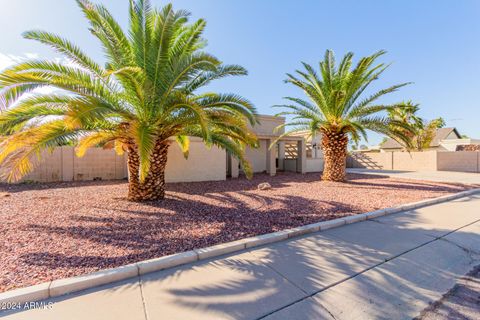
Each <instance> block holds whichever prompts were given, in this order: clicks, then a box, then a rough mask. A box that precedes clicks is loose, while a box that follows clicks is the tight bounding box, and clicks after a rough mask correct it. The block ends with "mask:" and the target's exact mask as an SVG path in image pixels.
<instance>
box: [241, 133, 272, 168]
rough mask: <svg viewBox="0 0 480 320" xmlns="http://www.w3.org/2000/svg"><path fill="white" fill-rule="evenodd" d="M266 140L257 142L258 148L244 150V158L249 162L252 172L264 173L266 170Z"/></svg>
mask: <svg viewBox="0 0 480 320" xmlns="http://www.w3.org/2000/svg"><path fill="white" fill-rule="evenodd" d="M268 147H269V146H268V145H267V140H265V139H260V140H259V148H258V149H253V148H249V147H247V148H246V150H245V157H246V158H247V159H248V160H249V161H250V164H251V165H252V168H253V172H264V171H266V170H267V149H268Z"/></svg>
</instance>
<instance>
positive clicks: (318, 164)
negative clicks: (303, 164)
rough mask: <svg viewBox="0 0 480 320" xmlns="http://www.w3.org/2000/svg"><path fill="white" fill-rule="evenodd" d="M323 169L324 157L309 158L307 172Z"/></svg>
mask: <svg viewBox="0 0 480 320" xmlns="http://www.w3.org/2000/svg"><path fill="white" fill-rule="evenodd" d="M321 171H323V159H321V158H317V159H315V158H307V172H321Z"/></svg>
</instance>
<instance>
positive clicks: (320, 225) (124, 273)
mask: <svg viewBox="0 0 480 320" xmlns="http://www.w3.org/2000/svg"><path fill="white" fill-rule="evenodd" d="M477 192H480V188H478V189H471V190H467V191H462V192H459V193H455V194H451V195H446V196H441V197H438V198H432V199H426V200H422V201H418V202H413V203H408V204H403V205H398V206H395V207H390V208H385V209H380V210H376V211H371V212H366V213H361V214H356V215H353V216H348V217H344V218H338V219H334V220H328V221H322V222H317V223H312V224H308V225H305V226H301V227H296V228H292V229H286V230H282V231H278V232H273V233H267V234H263V235H259V236H256V237H250V238H245V239H241V240H236V241H232V242H227V243H222V244H218V245H214V246H210V247H206V248H201V249H195V250H191V251H186V252H181V253H176V254H172V255H169V256H164V257H161V258H155V259H150V260H145V261H140V262H136V263H132V264H128V265H124V266H120V267H116V268H111V269H105V270H100V271H97V272H94V273H90V274H86V275H81V276H77V277H73V278H65V279H58V280H53V281H50V282H45V283H41V284H38V285H33V286H30V287H25V288H20V289H15V290H11V291H6V292H3V293H0V305H6V306H8V304H14V303H15V304H23V303H26V302H34V301H39V300H44V299H48V298H55V297H59V296H63V295H65V294H69V293H74V292H78V291H81V290H85V289H89V288H93V287H97V286H101V285H105V284H109V283H113V282H116V281H120V280H125V279H128V278H133V277H137V276H140V275H143V274H146V273H150V272H155V271H160V270H164V269H168V268H172V267H176V266H180V265H184V264H187V263H191V262H195V261H200V260H205V259H209V258H213V257H218V256H221V255H224V254H228V253H233V252H237V251H241V250H244V249H248V248H253V247H258V246H261V245H265V244H269V243H274V242H279V241H282V240H286V239H290V238H294V237H298V236H300V235H305V234H309V233H314V232H317V231H321V230H327V229H331V228H336V227H339V226H342V225H345V224H351V223H355V222H359V221H364V220H369V219H374V218H378V217H381V216H384V215H388V214H392V213H398V212H402V211H408V210H411V209H417V208H420V207H425V206H429V205H433V204H437V203H441V202H445V201H449V200H454V199H458V198H463V197H466V196H469V195H472V194H475V193H477Z"/></svg>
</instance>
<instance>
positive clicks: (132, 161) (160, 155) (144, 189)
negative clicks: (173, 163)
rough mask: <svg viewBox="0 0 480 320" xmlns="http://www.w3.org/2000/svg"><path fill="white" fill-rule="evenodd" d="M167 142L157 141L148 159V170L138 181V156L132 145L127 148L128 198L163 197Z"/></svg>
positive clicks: (154, 199)
mask: <svg viewBox="0 0 480 320" xmlns="http://www.w3.org/2000/svg"><path fill="white" fill-rule="evenodd" d="M168 147H169V143H168V142H167V141H157V143H156V144H155V148H154V151H153V154H152V157H151V159H150V171H149V173H148V175H147V176H146V177H145V180H144V181H143V182H141V181H140V177H139V172H140V158H139V156H138V152H137V149H136V147H135V146H134V145H130V147H129V148H128V161H127V163H128V176H129V181H128V200H130V201H156V200H162V199H163V198H164V197H165V167H166V165H167V155H168Z"/></svg>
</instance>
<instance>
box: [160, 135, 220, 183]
mask: <svg viewBox="0 0 480 320" xmlns="http://www.w3.org/2000/svg"><path fill="white" fill-rule="evenodd" d="M226 177H227V155H226V153H225V150H223V149H220V148H218V147H215V146H212V147H211V148H207V147H206V146H205V144H204V143H203V142H202V141H201V140H200V139H195V138H191V140H190V152H189V156H188V159H185V157H184V156H183V153H182V151H181V150H180V147H179V146H178V145H177V144H176V143H172V145H171V146H170V149H169V150H168V161H167V168H166V169H165V181H166V182H192V181H216V180H225V179H226Z"/></svg>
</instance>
